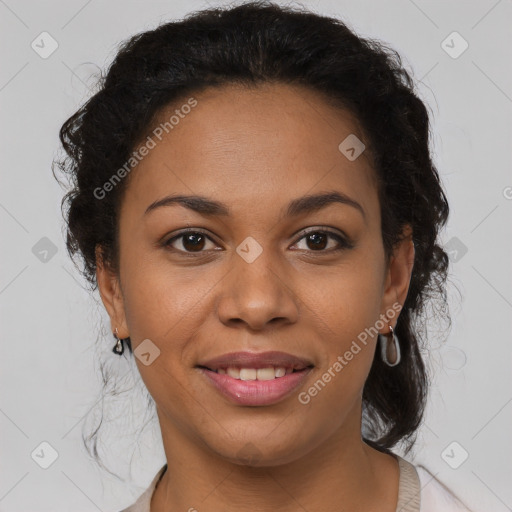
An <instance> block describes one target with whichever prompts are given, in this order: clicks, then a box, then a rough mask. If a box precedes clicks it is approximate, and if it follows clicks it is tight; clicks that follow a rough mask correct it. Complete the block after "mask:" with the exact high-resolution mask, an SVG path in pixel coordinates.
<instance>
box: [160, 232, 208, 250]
mask: <svg viewBox="0 0 512 512" xmlns="http://www.w3.org/2000/svg"><path fill="white" fill-rule="evenodd" d="M207 241H210V242H212V243H213V241H212V240H211V239H210V238H209V237H208V236H206V235H205V234H204V233H202V232H201V231H186V232H183V233H180V234H179V235H177V236H175V237H173V238H171V239H169V240H168V241H167V242H166V243H165V246H166V247H169V248H171V249H175V250H177V251H181V252H185V253H201V252H204V251H203V249H204V248H205V245H206V243H207ZM176 242H178V244H177V245H178V246H177V247H176V246H175V245H174V244H175V243H176ZM180 245H181V247H180Z"/></svg>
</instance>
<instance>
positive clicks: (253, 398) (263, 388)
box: [199, 368, 312, 405]
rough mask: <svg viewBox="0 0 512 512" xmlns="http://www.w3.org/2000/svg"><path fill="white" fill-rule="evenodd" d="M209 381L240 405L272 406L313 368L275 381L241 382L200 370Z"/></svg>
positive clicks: (286, 394)
mask: <svg viewBox="0 0 512 512" xmlns="http://www.w3.org/2000/svg"><path fill="white" fill-rule="evenodd" d="M199 370H200V371H201V373H202V374H203V375H205V376H206V377H207V378H208V379H209V381H210V382H211V383H212V384H213V385H214V386H215V387H216V388H217V389H218V390H219V391H220V392H221V393H222V394H223V395H224V396H226V397H227V398H229V399H230V400H231V401H233V402H235V403H237V404H240V405H271V404H275V403H277V402H279V401H281V400H283V399H284V398H285V397H287V396H288V395H289V394H290V393H292V391H293V390H295V389H296V388H298V387H299V386H300V385H301V384H302V382H303V381H304V380H305V379H306V377H307V376H308V374H309V372H310V371H311V370H312V368H306V369H304V370H301V371H298V372H293V373H289V374H288V375H284V376H283V377H277V378H275V379H273V380H239V379H234V378H233V377H230V376H229V375H227V374H220V373H216V372H213V371H211V370H206V369H205V368H199Z"/></svg>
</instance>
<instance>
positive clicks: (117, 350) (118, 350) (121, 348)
mask: <svg viewBox="0 0 512 512" xmlns="http://www.w3.org/2000/svg"><path fill="white" fill-rule="evenodd" d="M114 338H115V339H116V340H117V341H116V344H115V345H114V348H113V349H112V352H114V354H117V355H120V356H121V355H123V352H124V345H123V340H121V339H119V336H118V334H117V327H116V330H115V332H114Z"/></svg>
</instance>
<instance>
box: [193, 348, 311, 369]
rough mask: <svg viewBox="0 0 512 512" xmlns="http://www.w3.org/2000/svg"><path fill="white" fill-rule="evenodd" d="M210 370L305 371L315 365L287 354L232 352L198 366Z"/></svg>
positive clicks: (275, 352) (274, 352)
mask: <svg viewBox="0 0 512 512" xmlns="http://www.w3.org/2000/svg"><path fill="white" fill-rule="evenodd" d="M198 366H203V367H206V368H208V369H209V370H218V369H219V368H229V367H238V368H268V367H271V366H273V367H275V368H279V367H282V368H293V369H294V370H303V369H304V368H307V367H312V366H313V363H312V362H311V361H309V360H308V359H305V358H302V357H298V356H294V355H292V354H287V353H286V352H277V351H271V352H230V353H229V354H223V355H221V356H218V357H214V358H213V359H208V360H207V361H203V362H201V363H199V364H198Z"/></svg>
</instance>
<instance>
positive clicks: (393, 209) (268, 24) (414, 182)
mask: <svg viewBox="0 0 512 512" xmlns="http://www.w3.org/2000/svg"><path fill="white" fill-rule="evenodd" d="M411 74H412V73H410V72H408V71H406V70H405V69H404V67H403V65H402V61H401V58H400V55H399V54H398V53H397V52H396V51H395V50H393V49H391V48H389V47H387V46H386V45H385V44H384V43H382V42H380V41H377V40H372V39H364V38H362V37H359V36H357V35H356V34H355V33H354V32H353V31H352V30H351V29H349V28H348V26H347V25H346V24H345V23H344V22H342V21H340V20H339V19H335V18H332V17H326V16H321V15H318V14H316V13H313V12H310V11H308V10H306V9H305V8H300V7H294V8H292V7H284V6H279V5H276V4H274V3H272V2H266V1H256V2H249V3H243V4H240V5H235V6H229V7H224V8H212V9H208V10H202V11H197V12H193V13H190V14H189V15H188V16H186V17H185V18H184V19H182V20H179V21H173V22H168V23H164V24H161V25H160V26H158V27H157V28H156V29H154V30H149V31H146V32H143V33H140V34H137V35H135V36H133V37H132V38H130V39H129V40H128V41H126V42H124V43H123V44H122V46H121V47H120V48H119V51H118V53H117V55H116V57H115V59H114V61H113V63H112V64H111V66H110V68H109V69H108V72H107V73H106V74H104V75H102V76H101V77H100V81H99V84H98V85H99V86H98V91H97V92H96V93H95V94H94V95H93V96H92V97H91V98H90V99H89V100H88V101H87V102H86V103H85V104H84V105H83V106H82V107H81V108H80V109H79V110H78V111H77V112H76V113H75V114H74V115H72V116H71V117H70V118H69V119H68V120H67V121H66V122H65V123H64V124H63V126H62V128H61V130H60V141H61V143H62V146H63V148H64V150H65V152H66V157H65V158H63V159H61V160H60V161H56V162H55V163H56V164H57V167H58V168H59V169H60V170H61V171H63V172H64V173H67V175H68V176H69V177H70V178H71V182H72V189H71V190H70V191H69V192H68V193H67V194H66V196H65V197H64V199H63V201H62V209H63V212H64V210H65V209H66V211H65V212H64V216H65V217H66V220H67V249H68V252H69V254H70V256H71V258H72V259H74V256H75V255H76V254H77V253H78V255H79V256H80V257H81V262H82V263H83V267H82V266H80V271H81V272H82V273H83V275H84V277H85V278H86V280H87V282H88V283H89V284H90V285H91V286H92V290H95V289H96V288H97V283H96V276H95V272H96V258H95V248H96V246H100V247H101V248H102V250H103V255H104V261H105V263H106V264H108V265H109V266H110V267H111V268H112V270H113V271H115V272H118V268H119V267H118V262H119V250H118V249H119V247H118V241H117V233H118V231H117V228H118V221H119V218H118V217H119V216H118V212H119V206H120V204H121V201H122V198H123V192H124V190H125V189H126V186H127V183H128V182H129V180H128V179H124V180H123V181H122V182H121V183H119V184H118V185H117V186H116V187H114V190H113V191H112V192H110V193H109V194H108V195H107V196H106V197H105V198H103V199H102V200H98V199H97V198H96V197H95V194H94V191H95V190H96V189H97V188H98V187H101V186H102V185H103V184H104V183H106V182H107V181H108V180H109V179H110V178H111V176H112V175H113V174H114V173H115V171H116V170H117V169H119V168H120V167H121V166H122V165H123V164H124V163H125V162H126V161H127V160H128V159H129V158H130V156H131V152H133V150H134V148H136V147H137V144H138V143H139V142H140V141H141V140H142V139H143V137H144V136H146V135H147V133H149V132H150V130H151V126H152V123H153V122H154V120H155V119H156V117H157V116H158V114H159V113H161V111H162V109H163V108H164V107H166V106H168V105H170V104H171V103H174V102H177V101H178V100H180V99H183V98H184V97H186V96H187V95H190V94H192V93H198V92H200V91H202V90H204V89H206V88H210V87H220V86H222V85H225V84H240V85H245V86H256V85H258V84H262V83H270V82H272V83H282V84H293V85H295V84H298V85H302V86H305V87H307V88H309V89H311V90H313V91H315V92H317V93H319V94H321V95H322V97H323V98H325V100H326V101H327V102H328V103H329V104H330V105H332V106H333V107H341V108H343V109H345V110H347V111H349V112H350V113H352V114H353V115H354V116H355V119H356V120H357V121H358V122H359V123H360V125H361V127H362V130H363V134H364V136H365V144H366V152H368V154H369V155H371V158H372V164H373V167H374V170H375V175H376V182H377V186H378V196H379V201H380V210H381V218H382V225H381V229H382V238H383V244H384V249H385V254H386V257H387V258H388V261H389V258H390V256H391V254H392V251H393V248H394V247H395V245H396V244H397V243H398V242H399V241H400V240H401V236H402V229H403V227H404V226H405V225H407V224H408V225H410V226H411V227H412V230H413V242H414V247H415V260H414V267H413V271H412V277H411V282H410V287H409V292H408V295H407V298H406V301H405V304H404V305H403V309H402V310H401V313H400V316H399V319H398V322H397V325H396V329H395V332H396V334H397V336H398V337H399V339H400V342H401V352H402V362H401V364H399V365H398V366H396V367H393V368H390V367H388V366H386V365H385V364H384V363H383V362H382V361H381V359H380V358H378V357H376V358H374V361H373V365H372V367H371V370H370V373H369V376H368V378H367V381H366V383H365V386H364V391H363V427H364V429H365V432H366V434H365V437H363V439H364V440H365V441H366V442H367V443H368V444H370V445H371V446H373V447H374V448H376V449H378V450H380V451H383V452H388V453H389V451H390V448H392V447H393V446H395V445H396V444H397V443H398V442H401V443H403V444H404V446H405V448H406V450H405V451H406V453H407V452H408V451H409V450H410V449H411V447H412V445H413V444H414V442H415V439H416V435H415V432H416V431H417V429H418V427H419V426H420V424H421V421H422V417H423V413H424V408H425V405H426V396H427V388H428V384H429V377H428V371H427V370H426V367H425V365H424V362H423V360H422V354H421V351H420V349H422V348H423V347H426V346H427V344H426V340H425V337H426V336H422V334H421V332H422V331H421V328H422V327H424V325H425V321H426V316H427V315H426V305H427V303H429V301H431V300H432V299H434V296H437V299H438V300H437V301H436V302H435V304H436V315H437V317H444V318H447V319H448V321H449V322H450V315H449V313H448V304H447V294H446V279H447V270H448V262H449V260H448V255H447V254H446V252H445V251H444V250H443V248H442V247H441V246H440V245H439V243H438V234H439V231H440V229H441V228H442V227H443V226H444V225H445V224H446V222H447V218H448V213H449V207H448V202H447V198H446V196H445V193H444V192H443V189H442V185H441V183H440V178H439V175H438V172H437V170H436V168H435V166H434V164H433V162H432V159H431V154H430V150H429V141H430V138H431V134H430V124H429V115H428V112H427V109H426V106H425V104H424V103H423V102H422V101H421V100H420V99H419V97H418V95H417V94H416V91H415V84H414V81H413V79H412V78H411ZM54 175H55V172H54ZM126 341H127V343H128V347H129V349H130V353H131V345H130V342H129V338H127V339H126Z"/></svg>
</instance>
